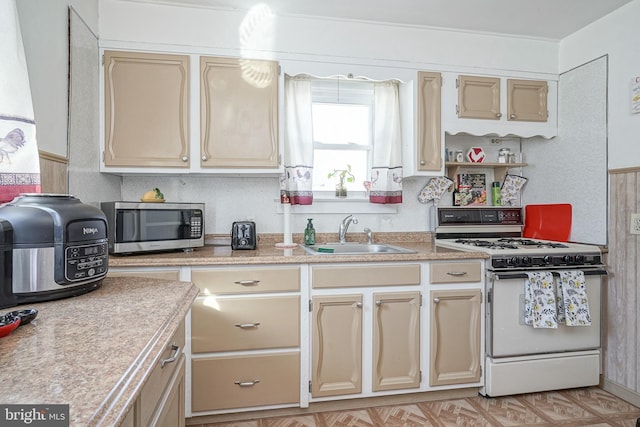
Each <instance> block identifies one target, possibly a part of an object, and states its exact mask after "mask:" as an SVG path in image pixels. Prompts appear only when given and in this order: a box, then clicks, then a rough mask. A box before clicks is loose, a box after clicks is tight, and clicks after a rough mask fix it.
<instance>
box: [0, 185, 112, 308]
mask: <svg viewBox="0 0 640 427" xmlns="http://www.w3.org/2000/svg"><path fill="white" fill-rule="evenodd" d="M0 234H1V237H0V240H1V241H0V244H1V247H0V249H1V251H2V252H0V257H1V258H2V262H1V263H0V267H1V268H2V271H0V278H1V279H2V283H1V285H0V288H1V289H0V298H1V300H0V308H4V307H11V306H15V305H19V304H24V303H30V302H40V301H49V300H54V299H59V298H65V297H70V296H75V295H80V294H83V293H87V292H90V291H92V290H94V289H97V288H98V287H99V286H100V285H101V284H102V280H103V279H104V277H105V276H106V274H107V270H108V264H109V259H108V257H109V252H108V244H107V221H106V218H105V215H104V213H103V212H102V211H101V210H100V209H98V208H97V207H93V206H91V205H87V204H84V203H82V202H81V201H80V200H79V199H77V198H76V197H74V196H71V195H68V194H21V195H19V196H18V197H16V198H15V199H13V200H12V201H11V202H9V203H6V204H4V205H2V206H0Z"/></svg>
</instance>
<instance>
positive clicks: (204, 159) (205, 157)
mask: <svg viewBox="0 0 640 427" xmlns="http://www.w3.org/2000/svg"><path fill="white" fill-rule="evenodd" d="M201 159H202V161H203V162H206V161H207V155H206V154H203V155H202V157H201Z"/></svg>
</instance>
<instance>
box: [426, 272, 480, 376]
mask: <svg viewBox="0 0 640 427" xmlns="http://www.w3.org/2000/svg"><path fill="white" fill-rule="evenodd" d="M430 273H431V276H430V277H431V280H430V284H431V285H432V286H430V292H429V298H430V302H429V308H430V313H431V314H430V319H429V329H430V332H429V337H430V342H429V347H430V357H429V360H430V362H429V385H431V386H443V385H453V384H472V383H478V382H479V381H480V378H481V374H482V372H481V361H482V357H481V352H482V349H481V342H482V325H483V324H482V280H481V278H482V264H481V262H480V261H473V262H445V263H435V262H434V263H432V264H431V268H430Z"/></svg>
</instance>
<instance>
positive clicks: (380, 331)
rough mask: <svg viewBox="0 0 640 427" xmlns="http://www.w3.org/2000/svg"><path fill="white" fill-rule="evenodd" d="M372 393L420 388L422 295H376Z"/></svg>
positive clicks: (411, 293)
mask: <svg viewBox="0 0 640 427" xmlns="http://www.w3.org/2000/svg"><path fill="white" fill-rule="evenodd" d="M373 300H374V304H375V305H374V309H373V310H374V311H373V380H372V387H373V391H380V390H396V389H405V388H412V387H419V386H420V292H398V293H375V294H373Z"/></svg>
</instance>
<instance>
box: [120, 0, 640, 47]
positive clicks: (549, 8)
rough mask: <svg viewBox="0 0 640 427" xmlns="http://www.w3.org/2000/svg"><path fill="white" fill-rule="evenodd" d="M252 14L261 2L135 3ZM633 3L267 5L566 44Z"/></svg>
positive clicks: (352, 0) (274, 0) (308, 1)
mask: <svg viewBox="0 0 640 427" xmlns="http://www.w3.org/2000/svg"><path fill="white" fill-rule="evenodd" d="M131 1H144V2H149V3H167V4H180V5H187V6H196V7H211V8H215V9H226V10H229V9H232V10H238V11H244V10H249V9H250V8H251V7H252V6H254V5H255V4H257V3H260V1H259V0H131ZM632 1H634V0H373V1H372V0H264V1H262V3H266V4H268V5H269V7H270V8H271V10H272V12H273V13H275V14H276V15H311V16H321V17H327V18H337V19H348V20H362V21H374V22H382V23H390V24H401V25H418V26H426V27H439V28H450V29H455V30H462V31H479V32H488V33H498V34H507V35H511V36H524V37H535V38H544V39H550V40H561V39H563V38H564V37H566V36H568V35H570V34H573V33H574V32H576V31H577V30H579V29H581V28H583V27H585V26H587V25H589V24H590V23H592V22H594V21H597V20H598V19H599V18H601V17H603V16H605V15H607V14H609V13H610V12H612V11H614V10H616V9H618V8H619V7H621V6H623V5H625V4H627V3H630V2H632Z"/></svg>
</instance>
